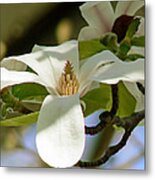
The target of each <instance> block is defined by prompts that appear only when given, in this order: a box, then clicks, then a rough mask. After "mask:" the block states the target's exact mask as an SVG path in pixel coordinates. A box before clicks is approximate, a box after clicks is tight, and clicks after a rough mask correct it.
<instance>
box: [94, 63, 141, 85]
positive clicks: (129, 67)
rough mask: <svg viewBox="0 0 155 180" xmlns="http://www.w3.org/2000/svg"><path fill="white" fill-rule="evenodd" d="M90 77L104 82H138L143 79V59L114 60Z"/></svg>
mask: <svg viewBox="0 0 155 180" xmlns="http://www.w3.org/2000/svg"><path fill="white" fill-rule="evenodd" d="M92 79H94V80H96V81H98V82H102V83H106V84H116V83H118V82H119V81H121V80H122V81H126V82H140V81H143V80H144V59H138V60H136V61H133V62H123V61H121V60H120V61H116V62H115V63H113V64H109V65H106V66H105V67H103V68H100V70H99V71H98V72H97V73H96V75H94V77H92Z"/></svg>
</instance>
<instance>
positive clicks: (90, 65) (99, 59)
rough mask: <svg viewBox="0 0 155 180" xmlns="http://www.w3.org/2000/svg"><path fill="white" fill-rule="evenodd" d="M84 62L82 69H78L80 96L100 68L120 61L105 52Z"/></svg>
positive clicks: (108, 52)
mask: <svg viewBox="0 0 155 180" xmlns="http://www.w3.org/2000/svg"><path fill="white" fill-rule="evenodd" d="M84 61H85V63H83V65H82V67H81V68H80V76H79V82H80V90H79V91H80V94H83V92H85V89H87V87H89V86H90V84H91V83H92V77H94V76H96V73H97V72H98V71H99V69H100V68H101V67H103V68H104V67H105V66H107V64H109V63H110V64H111V63H112V62H115V61H120V60H119V59H118V58H117V57H116V56H115V55H114V54H113V53H112V52H110V51H107V50H106V51H102V52H101V53H98V54H96V55H94V56H92V57H90V58H88V59H86V60H84ZM103 68H102V69H103ZM102 72H103V71H102Z"/></svg>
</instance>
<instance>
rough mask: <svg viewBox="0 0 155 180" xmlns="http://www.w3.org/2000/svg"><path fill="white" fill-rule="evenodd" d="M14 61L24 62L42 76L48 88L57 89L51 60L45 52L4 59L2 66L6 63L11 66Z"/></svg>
mask: <svg viewBox="0 0 155 180" xmlns="http://www.w3.org/2000/svg"><path fill="white" fill-rule="evenodd" d="M12 61H17V62H22V63H24V64H26V65H27V66H29V67H30V68H31V69H33V70H34V71H35V72H36V73H37V74H38V75H39V76H40V78H41V79H42V81H44V83H45V84H46V86H47V87H50V88H55V87H56V80H55V78H54V75H53V70H52V66H51V62H50V58H49V57H48V55H47V54H46V53H45V52H43V51H37V52H34V53H30V54H25V55H20V56H12V57H8V58H4V59H3V61H2V65H3V64H5V63H7V64H9V63H10V64H11V62H12Z"/></svg>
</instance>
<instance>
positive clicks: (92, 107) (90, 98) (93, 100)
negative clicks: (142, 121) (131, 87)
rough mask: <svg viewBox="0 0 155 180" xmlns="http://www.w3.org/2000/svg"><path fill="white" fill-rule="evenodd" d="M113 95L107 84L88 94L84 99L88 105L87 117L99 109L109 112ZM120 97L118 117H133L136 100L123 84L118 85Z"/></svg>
mask: <svg viewBox="0 0 155 180" xmlns="http://www.w3.org/2000/svg"><path fill="white" fill-rule="evenodd" d="M111 95H112V94H111V87H110V85H106V84H101V85H100V87H99V88H96V89H93V90H92V91H90V92H88V93H87V94H86V95H85V96H84V97H83V98H82V100H83V101H84V102H85V103H86V111H85V112H84V114H85V116H88V115H90V114H91V113H93V112H95V111H97V110H99V109H103V110H107V111H109V110H110V109H111V106H112V96H111ZM118 96H119V105H118V111H117V115H119V116H120V117H124V116H128V115H131V114H132V113H133V112H134V110H135V106H136V100H135V98H134V97H133V96H132V95H131V94H130V93H129V91H128V90H127V88H126V87H125V85H124V84H123V83H122V82H120V83H119V84H118Z"/></svg>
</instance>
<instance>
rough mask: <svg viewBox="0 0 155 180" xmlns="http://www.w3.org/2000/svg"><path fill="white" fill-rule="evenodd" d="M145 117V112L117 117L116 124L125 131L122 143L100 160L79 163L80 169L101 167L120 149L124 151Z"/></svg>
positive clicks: (106, 152) (108, 150)
mask: <svg viewBox="0 0 155 180" xmlns="http://www.w3.org/2000/svg"><path fill="white" fill-rule="evenodd" d="M144 117H145V111H140V112H137V113H134V114H132V115H131V116H129V117H125V118H122V119H121V118H119V117H116V118H115V124H116V125H117V126H120V127H123V128H124V129H125V133H124V135H123V136H122V139H121V140H120V142H119V143H118V144H116V145H114V146H111V147H109V148H108V149H107V150H106V151H105V153H104V155H103V156H102V157H101V158H100V159H98V160H95V161H92V162H87V161H79V162H78V163H77V165H78V166H80V167H94V166H100V165H102V164H104V163H105V162H107V161H108V160H109V158H110V157H111V156H112V155H114V154H116V153H117V152H118V151H119V150H120V149H122V148H123V147H124V146H125V145H126V143H127V140H128V139H129V137H130V135H131V133H132V131H133V130H134V129H135V127H136V126H137V125H138V124H139V122H140V121H142V120H143V119H144Z"/></svg>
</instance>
